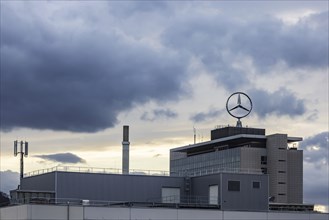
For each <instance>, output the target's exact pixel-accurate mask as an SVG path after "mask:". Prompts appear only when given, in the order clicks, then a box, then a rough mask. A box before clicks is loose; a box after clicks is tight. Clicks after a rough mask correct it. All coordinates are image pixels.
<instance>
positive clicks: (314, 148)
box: [299, 131, 329, 164]
mask: <svg viewBox="0 0 329 220" xmlns="http://www.w3.org/2000/svg"><path fill="white" fill-rule="evenodd" d="M328 144H329V132H328V131H325V132H322V133H319V134H316V135H314V136H312V137H308V138H306V139H305V140H304V141H302V142H301V143H300V145H299V147H300V148H301V149H302V150H304V160H305V161H306V162H309V163H314V164H328V152H329V149H328V146H329V145H328Z"/></svg>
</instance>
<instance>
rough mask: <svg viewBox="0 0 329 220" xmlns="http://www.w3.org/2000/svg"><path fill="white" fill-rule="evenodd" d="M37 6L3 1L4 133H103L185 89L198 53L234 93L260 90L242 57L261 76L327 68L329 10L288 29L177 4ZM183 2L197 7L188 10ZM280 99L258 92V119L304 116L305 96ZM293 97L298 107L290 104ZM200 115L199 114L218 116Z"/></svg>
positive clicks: (270, 20)
mask: <svg viewBox="0 0 329 220" xmlns="http://www.w3.org/2000/svg"><path fill="white" fill-rule="evenodd" d="M30 4H32V3H25V4H21V3H17V2H16V3H3V2H2V4H1V6H2V7H1V97H0V98H1V103H0V104H1V118H0V119H1V130H2V131H10V130H11V129H13V128H20V127H26V128H32V129H51V130H64V131H73V132H96V131H99V130H103V129H106V128H109V127H113V126H114V125H115V124H116V123H117V122H118V121H117V116H118V114H119V113H120V112H122V111H125V110H129V109H131V108H133V107H134V106H135V105H138V104H143V103H146V102H148V101H150V100H153V101H156V102H167V101H172V100H178V99H179V98H180V97H182V95H184V94H187V92H186V88H187V87H188V86H187V85H186V82H187V80H188V79H189V76H190V75H189V74H188V73H187V69H188V68H189V65H190V63H191V60H192V58H194V59H198V60H199V61H201V63H202V64H203V65H204V68H205V69H206V70H207V71H208V72H209V73H210V74H212V75H213V77H214V79H215V80H216V81H217V83H218V85H219V86H223V87H224V88H225V89H226V90H227V91H229V92H232V91H236V90H237V89H239V88H242V87H243V88H250V87H252V86H253V83H252V81H250V79H249V70H248V69H243V68H242V69H241V68H239V67H237V66H236V64H237V63H239V62H240V61H241V59H244V58H250V59H251V60H252V63H253V65H254V66H255V68H256V70H257V71H258V74H266V73H267V72H268V71H269V70H270V69H271V68H272V67H274V66H275V65H276V64H278V63H280V62H283V63H285V64H286V65H287V66H288V68H309V69H310V70H312V69H317V68H325V67H326V66H328V51H327V48H328V41H327V39H328V38H327V37H328V32H327V30H328V20H327V19H325V18H326V16H328V12H324V13H321V14H314V15H312V16H309V17H306V18H305V19H303V20H301V21H300V22H299V23H298V24H297V25H292V26H286V25H284V24H283V23H282V22H281V21H279V20H277V19H274V18H273V17H270V16H264V15H259V17H254V18H253V19H250V20H243V21H242V20H241V19H237V18H238V17H236V16H234V15H232V16H228V15H227V14H225V13H218V14H213V13H209V14H202V16H199V14H198V13H194V12H195V11H193V10H194V7H189V6H190V5H189V4H180V3H179V4H178V3H177V4H176V3H170V4H169V3H167V2H161V3H154V2H143V3H134V4H127V3H122V4H121V3H119V2H113V3H111V2H106V3H104V7H105V8H106V7H108V8H107V10H105V11H107V13H108V14H106V15H105V14H101V13H103V11H102V12H99V14H93V13H92V12H94V13H96V11H98V10H92V8H93V7H94V6H96V5H97V6H99V4H101V3H99V4H89V5H88V3H86V2H85V3H81V4H79V6H80V5H84V4H85V6H86V7H85V11H79V10H80V8H79V9H76V8H75V7H68V8H66V7H65V6H63V5H62V8H61V10H58V11H55V12H54V11H52V13H53V14H50V15H46V14H47V12H43V10H42V9H43V8H42V7H43V6H39V5H42V4H41V3H39V4H38V5H33V6H30ZM47 4H53V5H55V6H56V5H57V4H60V3H56V2H49V3H47ZM72 4H74V3H72ZM44 5H46V4H44ZM68 5H69V4H68ZM18 6H19V7H21V10H20V11H19V10H15V7H18ZM36 6H38V8H37V9H38V10H32V9H33V8H34V7H36ZM203 6H204V5H203ZM263 6H264V5H263ZM184 7H185V10H191V12H190V13H183V14H181V13H180V11H182V10H181V9H184ZM216 7H219V8H220V5H217V6H216ZM66 9H67V10H66ZM86 9H88V10H86ZM89 9H91V10H89ZM160 9H164V10H163V11H162V10H160ZM195 9H196V8H195ZM168 15H170V16H171V17H170V18H168ZM103 17H105V18H106V19H108V20H105V21H104V18H103ZM64 18H65V19H66V20H65V19H64ZM65 24H71V25H68V26H65ZM72 24H76V25H72ZM153 30H154V31H155V32H158V33H160V36H161V37H160V38H159V39H157V38H154V39H153V40H154V41H156V42H157V44H159V45H161V46H160V47H153V46H151V43H150V44H149V43H148V42H147V41H145V40H144V41H143V40H141V39H142V38H143V37H149V36H151V35H152V34H153ZM192 74H193V73H192ZM282 74H283V75H284V73H282ZM275 95H279V100H276V101H278V102H279V103H274V104H273V103H272V102H273V101H271V102H269V100H268V99H267V98H270V96H272V95H270V94H269V93H268V92H266V91H264V93H263V94H255V96H256V99H259V102H261V103H267V104H270V106H267V107H266V106H265V105H264V108H262V109H261V110H259V112H257V114H258V115H259V116H261V117H266V116H267V115H268V114H271V113H274V114H277V115H280V114H288V115H289V116H293V115H301V114H303V113H304V112H305V104H304V101H303V100H300V99H298V98H297V97H295V96H294V95H293V94H292V93H291V92H289V91H281V92H278V94H275ZM273 96H274V94H273ZM288 101H292V103H293V106H285V105H284V104H285V103H287V102H288ZM277 107H283V108H282V109H281V110H280V109H277ZM150 114H153V115H152V116H150ZM157 114H158V113H156V112H153V113H152V112H150V113H146V115H145V116H144V117H142V120H150V121H152V120H154V119H155V116H156V115H157ZM159 114H162V115H163V116H166V117H168V116H169V118H170V117H172V116H173V115H172V114H169V115H168V112H167V113H166V112H163V113H159ZM200 114H201V115H199V116H196V117H195V118H193V116H192V120H199V121H200V120H204V119H205V118H209V117H211V114H210V115H209V113H200ZM202 114H203V115H202Z"/></svg>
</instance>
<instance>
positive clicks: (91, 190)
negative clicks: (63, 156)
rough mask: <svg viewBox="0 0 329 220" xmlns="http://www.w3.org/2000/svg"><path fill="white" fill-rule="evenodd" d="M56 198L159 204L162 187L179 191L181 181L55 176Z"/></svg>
mask: <svg viewBox="0 0 329 220" xmlns="http://www.w3.org/2000/svg"><path fill="white" fill-rule="evenodd" d="M57 181H58V184H57V198H79V199H89V200H106V201H130V202H146V201H150V202H152V201H155V202H157V201H159V200H160V199H161V188H162V187H179V188H181V192H183V187H184V178H179V177H168V176H146V175H116V174H89V173H68V172H58V174H57Z"/></svg>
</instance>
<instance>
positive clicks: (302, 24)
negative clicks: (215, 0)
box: [162, 12, 328, 91]
mask: <svg viewBox="0 0 329 220" xmlns="http://www.w3.org/2000/svg"><path fill="white" fill-rule="evenodd" d="M162 38H163V41H164V42H165V44H166V45H167V46H169V47H172V48H174V49H177V50H180V51H184V52H185V53H186V54H190V55H191V56H194V57H197V58H199V60H200V61H201V62H202V63H203V64H204V66H205V68H206V69H207V70H208V71H210V72H211V73H212V74H214V77H215V79H216V80H217V82H218V84H219V85H221V86H224V87H225V88H226V89H227V90H229V91H234V90H236V89H237V88H241V86H246V85H249V86H251V85H252V82H250V80H249V79H248V77H247V76H248V75H249V71H250V70H249V69H241V68H238V67H236V63H239V62H242V61H243V60H242V59H243V58H246V57H248V58H250V59H251V60H252V63H253V65H254V66H255V68H256V69H257V70H258V72H259V74H266V73H267V72H269V71H270V70H271V69H272V68H274V67H275V65H277V64H278V63H280V62H283V63H284V64H286V65H287V66H288V68H308V69H313V68H315V69H317V68H326V67H327V66H328V40H327V39H328V12H323V13H320V14H314V15H311V16H309V17H306V18H304V19H302V20H300V21H299V22H298V23H297V24H296V25H291V26H287V25H285V24H284V23H283V22H282V21H280V20H278V19H274V18H273V17H270V16H260V17H259V18H258V19H252V20H251V21H241V20H239V19H235V17H234V15H233V16H232V17H230V16H227V15H226V14H220V13H219V14H216V15H209V16H202V17H197V16H193V15H192V14H191V15H189V16H186V17H184V18H181V19H180V20H178V21H177V22H175V23H173V24H172V25H171V26H170V27H169V28H168V29H167V30H166V31H165V32H164V34H163V36H162ZM284 74H285V73H282V75H283V76H284Z"/></svg>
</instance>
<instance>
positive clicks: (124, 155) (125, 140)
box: [122, 125, 130, 174]
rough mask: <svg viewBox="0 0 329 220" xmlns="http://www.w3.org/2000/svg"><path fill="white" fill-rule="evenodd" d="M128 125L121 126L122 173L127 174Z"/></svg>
mask: <svg viewBox="0 0 329 220" xmlns="http://www.w3.org/2000/svg"><path fill="white" fill-rule="evenodd" d="M129 145H130V142H129V126H128V125H124V126H123V140H122V173H123V174H129Z"/></svg>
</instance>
